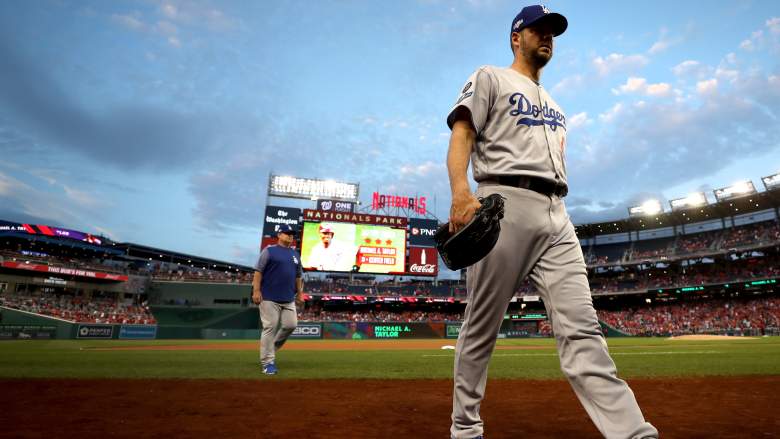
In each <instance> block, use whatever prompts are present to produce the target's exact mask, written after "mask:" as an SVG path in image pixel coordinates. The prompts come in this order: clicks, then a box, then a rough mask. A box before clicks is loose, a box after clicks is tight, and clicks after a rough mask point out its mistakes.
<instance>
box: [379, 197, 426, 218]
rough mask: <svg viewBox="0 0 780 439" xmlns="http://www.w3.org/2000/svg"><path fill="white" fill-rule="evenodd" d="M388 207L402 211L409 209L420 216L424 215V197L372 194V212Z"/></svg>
mask: <svg viewBox="0 0 780 439" xmlns="http://www.w3.org/2000/svg"><path fill="white" fill-rule="evenodd" d="M388 207H400V208H402V209H411V210H413V211H415V212H417V213H419V214H421V215H425V212H426V210H425V197H402V196H399V195H383V194H380V193H379V192H374V195H373V196H372V197H371V208H372V209H373V210H379V209H384V208H388Z"/></svg>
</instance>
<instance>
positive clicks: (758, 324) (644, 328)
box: [597, 297, 780, 336]
mask: <svg viewBox="0 0 780 439" xmlns="http://www.w3.org/2000/svg"><path fill="white" fill-rule="evenodd" d="M597 314H598V317H599V320H601V321H603V322H605V323H606V324H608V325H610V326H612V327H613V328H615V329H617V330H619V331H621V332H625V333H627V334H631V335H643V336H677V335H685V334H720V333H724V332H725V333H732V334H750V335H762V334H765V333H766V332H767V330H768V329H774V330H775V331H777V330H778V328H780V299H779V298H776V297H772V298H761V299H751V300H728V299H711V300H707V301H696V302H682V303H675V304H672V305H663V304H661V305H653V306H647V307H641V308H631V309H625V310H619V311H604V310H600V311H597Z"/></svg>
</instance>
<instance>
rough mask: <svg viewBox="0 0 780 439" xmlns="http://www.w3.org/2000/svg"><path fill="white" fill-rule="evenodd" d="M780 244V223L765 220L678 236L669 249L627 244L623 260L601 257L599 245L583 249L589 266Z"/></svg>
mask: <svg viewBox="0 0 780 439" xmlns="http://www.w3.org/2000/svg"><path fill="white" fill-rule="evenodd" d="M778 241H780V223H778V222H776V221H763V222H760V223H755V224H748V225H743V226H738V227H729V228H727V229H723V230H716V231H710V232H701V233H695V234H691V235H678V236H677V238H676V239H675V241H674V242H672V243H671V244H670V245H668V247H667V246H663V247H662V248H657V249H634V248H633V247H634V246H635V245H636V243H634V245H632V244H631V243H626V244H625V249H624V250H623V251H622V256H619V257H618V256H616V257H609V256H607V255H599V254H598V251H599V249H598V246H596V247H593V246H591V247H587V248H583V251H584V253H585V261H586V263H587V264H588V265H606V264H610V263H617V262H627V261H637V260H645V259H658V260H664V259H669V258H672V257H675V256H681V257H684V256H688V255H692V254H696V253H713V252H726V251H729V250H735V249H739V248H747V247H756V246H762V245H770V244H772V243H777V242H778Z"/></svg>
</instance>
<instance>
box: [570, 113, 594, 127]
mask: <svg viewBox="0 0 780 439" xmlns="http://www.w3.org/2000/svg"><path fill="white" fill-rule="evenodd" d="M591 122H593V121H592V120H591V119H588V113H587V112H585V111H583V112H580V113H577V114H575V115H573V116H571V117H570V118H569V122H568V124H567V128H568V129H570V130H572V129H576V128H580V127H583V126H585V125H588V124H590V123H591Z"/></svg>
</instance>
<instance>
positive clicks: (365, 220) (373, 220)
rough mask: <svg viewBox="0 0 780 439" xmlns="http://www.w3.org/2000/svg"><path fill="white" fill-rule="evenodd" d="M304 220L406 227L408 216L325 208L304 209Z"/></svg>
mask: <svg viewBox="0 0 780 439" xmlns="http://www.w3.org/2000/svg"><path fill="white" fill-rule="evenodd" d="M303 220H304V221H337V222H340V223H355V224H358V223H360V224H376V225H378V226H390V227H406V224H407V220H406V218H403V217H399V216H384V215H374V214H371V213H346V212H344V213H342V212H328V211H323V210H309V209H304V210H303Z"/></svg>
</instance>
